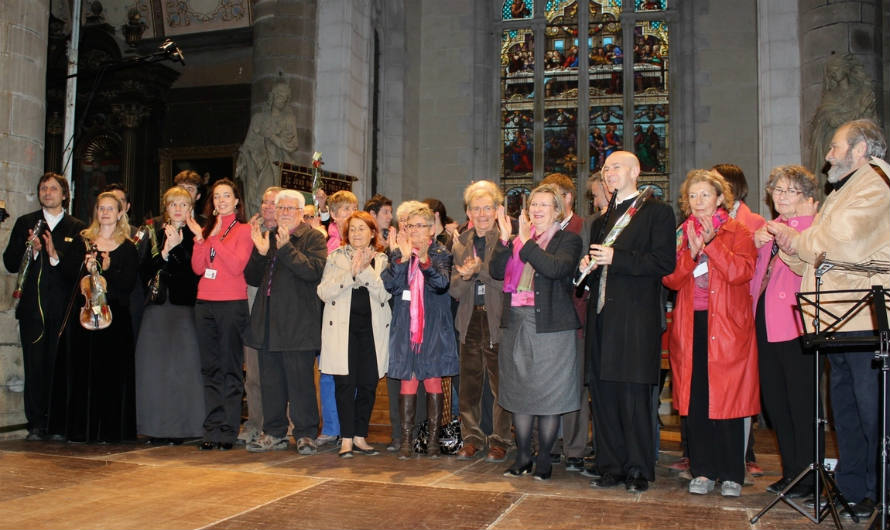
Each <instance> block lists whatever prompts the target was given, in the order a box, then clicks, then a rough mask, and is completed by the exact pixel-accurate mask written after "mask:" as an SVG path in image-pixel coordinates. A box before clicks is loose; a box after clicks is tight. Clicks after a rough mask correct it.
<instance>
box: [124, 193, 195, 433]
mask: <svg viewBox="0 0 890 530" xmlns="http://www.w3.org/2000/svg"><path fill="white" fill-rule="evenodd" d="M193 204H194V203H193V201H192V196H191V195H189V192H188V191H186V190H185V189H184V188H180V187H178V186H175V187H173V188H170V189H169V190H167V192H166V193H164V205H165V211H164V216H163V224H160V223H154V224H152V225H151V226H150V227H148V230H149V233H148V234H147V237H148V245H147V247H148V252H146V254H145V256H144V258H143V260H142V264H141V267H140V273H141V277H142V278H143V279H144V281H145V284H144V285H143V286H142V287H143V289H144V291H145V302H146V308H145V312H144V313H143V315H142V325H141V326H140V328H139V339H138V340H137V341H136V427H137V430H138V432H139V434H142V435H145V436H148V438H149V439H148V443H149V444H167V443H170V444H177V445H178V444H180V443H182V440H183V439H185V438H197V437H200V436H202V435H203V433H204V430H203V427H202V424H203V423H204V416H205V413H204V390H203V388H204V383H203V381H202V379H201V353H200V351H199V349H198V335H197V331H196V330H195V298H196V296H197V293H198V276H197V275H196V274H195V273H194V271H192V265H191V261H192V246H193V243H194V234H192V232H191V230H189V229H188V228H187V227H185V222H186V219H188V216H189V214H190V213H191V211H192V207H193ZM159 221H160V220H159Z"/></svg>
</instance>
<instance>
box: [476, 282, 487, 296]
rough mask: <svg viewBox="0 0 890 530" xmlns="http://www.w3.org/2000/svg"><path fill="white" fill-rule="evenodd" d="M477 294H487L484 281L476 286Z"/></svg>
mask: <svg viewBox="0 0 890 530" xmlns="http://www.w3.org/2000/svg"><path fill="white" fill-rule="evenodd" d="M476 294H478V295H484V294H485V284H484V283H480V284H479V285H477V286H476Z"/></svg>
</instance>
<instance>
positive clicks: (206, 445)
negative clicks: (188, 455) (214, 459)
mask: <svg viewBox="0 0 890 530" xmlns="http://www.w3.org/2000/svg"><path fill="white" fill-rule="evenodd" d="M214 447H216V444H215V443H213V442H208V441H206V440H205V441H203V442H201V445H199V446H198V449H200V450H201V451H211V450H213V448H214Z"/></svg>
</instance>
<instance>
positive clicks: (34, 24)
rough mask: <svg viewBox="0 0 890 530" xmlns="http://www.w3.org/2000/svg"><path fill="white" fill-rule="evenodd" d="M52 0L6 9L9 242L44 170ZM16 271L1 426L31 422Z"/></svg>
mask: <svg viewBox="0 0 890 530" xmlns="http://www.w3.org/2000/svg"><path fill="white" fill-rule="evenodd" d="M48 22H49V0H5V1H4V2H3V8H2V9H0V72H3V75H0V199H2V200H5V201H6V209H7V211H9V213H10V214H11V215H12V217H11V218H10V219H8V220H6V221H5V222H4V223H3V224H2V225H0V247H2V248H4V249H5V248H6V244H7V242H8V240H9V232H10V230H11V229H12V224H13V222H14V221H15V218H16V217H17V216H19V215H22V214H25V213H27V212H31V211H34V210H36V209H37V208H38V207H39V203H38V201H37V194H36V189H37V179H38V177H39V176H40V175H41V174H42V173H43V148H44V146H43V142H44V126H45V120H46V100H45V93H46V46H47V32H48ZM14 284H15V276H14V275H11V274H7V273H6V271H5V269H4V270H3V272H2V273H0V427H2V426H10V425H19V424H24V423H25V414H24V406H23V403H22V393H21V392H22V389H23V388H22V387H23V380H24V378H23V375H22V353H21V351H22V350H21V346H20V344H19V335H18V325H17V323H16V320H15V315H14V312H13V310H12V308H11V305H12V304H11V302H12V291H13V288H14Z"/></svg>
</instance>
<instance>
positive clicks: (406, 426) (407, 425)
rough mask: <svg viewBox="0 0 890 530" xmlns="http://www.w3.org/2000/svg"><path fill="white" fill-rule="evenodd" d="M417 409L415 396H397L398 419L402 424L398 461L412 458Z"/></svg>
mask: <svg viewBox="0 0 890 530" xmlns="http://www.w3.org/2000/svg"><path fill="white" fill-rule="evenodd" d="M416 408H417V394H399V418H400V419H401V422H402V444H401V446H400V447H399V459H401V460H404V459H406V458H411V457H412V456H414V413H415V409H416Z"/></svg>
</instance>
